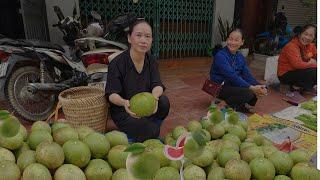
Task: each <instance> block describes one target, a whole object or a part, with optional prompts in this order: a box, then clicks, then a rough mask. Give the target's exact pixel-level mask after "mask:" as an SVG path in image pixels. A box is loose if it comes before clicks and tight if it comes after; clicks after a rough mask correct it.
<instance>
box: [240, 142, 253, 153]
mask: <svg viewBox="0 0 320 180" xmlns="http://www.w3.org/2000/svg"><path fill="white" fill-rule="evenodd" d="M250 146H257V145H256V144H255V143H252V142H243V143H241V144H240V151H242V150H243V149H244V148H246V147H250Z"/></svg>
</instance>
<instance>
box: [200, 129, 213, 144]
mask: <svg viewBox="0 0 320 180" xmlns="http://www.w3.org/2000/svg"><path fill="white" fill-rule="evenodd" d="M201 131H202V132H203V134H204V141H205V142H209V141H210V140H211V135H210V132H209V131H207V130H205V129H201Z"/></svg>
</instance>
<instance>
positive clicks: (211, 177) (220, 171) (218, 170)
mask: <svg viewBox="0 0 320 180" xmlns="http://www.w3.org/2000/svg"><path fill="white" fill-rule="evenodd" d="M224 178H225V176H224V168H222V167H213V168H212V169H211V171H210V172H209V174H208V178H207V180H221V179H224Z"/></svg>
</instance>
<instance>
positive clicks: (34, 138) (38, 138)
mask: <svg viewBox="0 0 320 180" xmlns="http://www.w3.org/2000/svg"><path fill="white" fill-rule="evenodd" d="M44 141H53V138H52V136H51V134H50V133H48V132H47V131H44V130H38V131H32V132H31V133H30V134H29V137H28V145H29V146H30V148H31V149H32V150H36V148H37V146H38V145H39V144H40V143H42V142H44Z"/></svg>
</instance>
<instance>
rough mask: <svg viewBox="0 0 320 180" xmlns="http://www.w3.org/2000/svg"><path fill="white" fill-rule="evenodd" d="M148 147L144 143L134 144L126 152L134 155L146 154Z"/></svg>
mask: <svg viewBox="0 0 320 180" xmlns="http://www.w3.org/2000/svg"><path fill="white" fill-rule="evenodd" d="M145 148H146V146H145V145H144V144H142V143H133V144H131V145H130V146H129V147H127V148H126V149H125V150H124V152H131V153H132V154H140V153H142V152H144V150H145Z"/></svg>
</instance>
